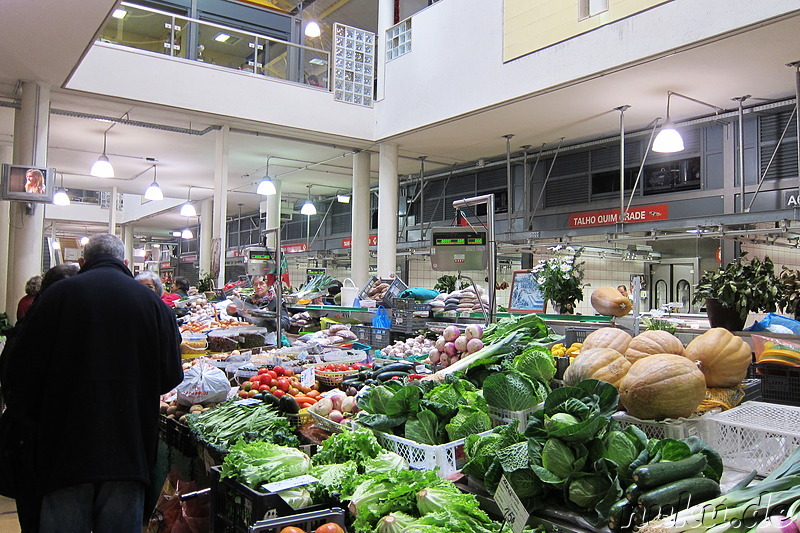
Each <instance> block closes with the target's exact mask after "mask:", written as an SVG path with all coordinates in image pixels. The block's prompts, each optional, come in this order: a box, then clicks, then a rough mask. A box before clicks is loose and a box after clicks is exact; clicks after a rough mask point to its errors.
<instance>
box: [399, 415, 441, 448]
mask: <svg viewBox="0 0 800 533" xmlns="http://www.w3.org/2000/svg"><path fill="white" fill-rule="evenodd" d="M443 429H444V428H443V427H439V418H437V416H436V415H435V414H433V412H431V411H429V410H427V409H423V410H422V411H420V412H419V413H417V417H416V418H415V419H411V420H409V421H408V422H406V438H407V439H410V440H413V441H414V442H419V443H421V444H431V445H436V444H439V443H441V442H442V441H443V440H444V439H443V437H442V434H443Z"/></svg>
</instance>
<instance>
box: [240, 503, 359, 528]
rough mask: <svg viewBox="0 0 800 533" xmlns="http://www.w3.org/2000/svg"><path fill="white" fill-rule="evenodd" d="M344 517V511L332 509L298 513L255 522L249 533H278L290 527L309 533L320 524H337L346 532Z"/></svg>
mask: <svg viewBox="0 0 800 533" xmlns="http://www.w3.org/2000/svg"><path fill="white" fill-rule="evenodd" d="M345 517H346V514H345V511H344V509H340V508H338V507H334V508H332V509H323V510H320V511H314V512H311V513H300V514H296V515H293V516H286V517H282V518H273V519H270V520H264V521H261V522H257V523H256V525H255V526H253V527H251V528H250V533H279V531H281V529H283V528H284V527H290V526H294V527H298V528H300V529H302V530H303V531H308V532H311V531H314V530H315V529H316V528H318V527H320V526H321V525H322V524H327V523H329V522H333V523H335V524H338V525H339V526H340V527H341V528H342V529H344V530H345V531H347V529H346V527H347V524H346V522H345Z"/></svg>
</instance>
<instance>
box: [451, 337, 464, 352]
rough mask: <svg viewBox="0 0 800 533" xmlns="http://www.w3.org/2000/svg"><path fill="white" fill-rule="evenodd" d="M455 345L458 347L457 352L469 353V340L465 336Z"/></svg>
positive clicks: (457, 340)
mask: <svg viewBox="0 0 800 533" xmlns="http://www.w3.org/2000/svg"><path fill="white" fill-rule="evenodd" d="M453 344H455V345H456V350H458V351H459V352H466V351H467V338H466V337H465V336H464V335H460V336H459V337H458V338H457V339H456V340H455V341H453Z"/></svg>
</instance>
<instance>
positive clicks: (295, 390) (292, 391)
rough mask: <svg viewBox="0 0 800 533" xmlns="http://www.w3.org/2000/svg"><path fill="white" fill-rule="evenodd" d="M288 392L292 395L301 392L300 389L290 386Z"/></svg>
mask: <svg viewBox="0 0 800 533" xmlns="http://www.w3.org/2000/svg"><path fill="white" fill-rule="evenodd" d="M286 393H287V394H289V395H290V396H297V395H298V394H300V391H299V390H297V389H295V388H294V387H291V388H289V390H288V391H286Z"/></svg>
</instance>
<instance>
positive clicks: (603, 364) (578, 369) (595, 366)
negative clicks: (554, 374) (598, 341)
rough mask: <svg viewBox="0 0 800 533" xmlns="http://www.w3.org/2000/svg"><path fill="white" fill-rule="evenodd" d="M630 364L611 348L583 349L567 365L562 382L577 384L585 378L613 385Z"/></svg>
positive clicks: (618, 380) (615, 384) (616, 383)
mask: <svg viewBox="0 0 800 533" xmlns="http://www.w3.org/2000/svg"><path fill="white" fill-rule="evenodd" d="M630 367H631V364H630V363H629V362H628V360H627V359H625V356H623V355H622V354H621V353H619V352H618V351H616V350H612V349H611V348H593V349H591V350H584V349H583V348H581V353H580V355H579V356H578V357H576V358H575V360H574V361H572V362H571V363H570V365H569V366H568V367H567V371H566V372H564V382H565V383H566V384H567V385H577V384H578V383H580V382H581V381H583V380H585V379H599V380H600V381H605V382H607V383H611V384H612V385H614V386H615V387H616V386H617V385H618V384H619V382H620V380H621V379H622V378H623V377H624V376H625V374H626V373H627V372H628V369H629V368H630Z"/></svg>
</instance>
